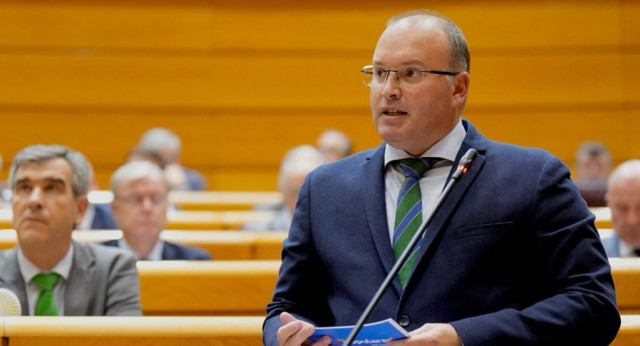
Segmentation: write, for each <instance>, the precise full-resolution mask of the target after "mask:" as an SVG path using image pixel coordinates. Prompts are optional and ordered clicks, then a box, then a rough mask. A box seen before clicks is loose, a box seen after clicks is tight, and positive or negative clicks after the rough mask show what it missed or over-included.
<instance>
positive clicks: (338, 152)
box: [316, 129, 352, 162]
mask: <svg viewBox="0 0 640 346" xmlns="http://www.w3.org/2000/svg"><path fill="white" fill-rule="evenodd" d="M316 148H318V150H320V152H321V153H322V155H324V158H325V161H326V162H333V161H337V160H340V159H342V158H345V157H347V156H349V155H351V152H352V145H351V139H350V138H349V136H347V134H346V133H344V132H341V131H338V130H331V129H329V130H325V131H323V132H322V133H321V134H320V136H319V137H318V142H317V143H316Z"/></svg>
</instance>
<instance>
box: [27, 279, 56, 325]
mask: <svg viewBox="0 0 640 346" xmlns="http://www.w3.org/2000/svg"><path fill="white" fill-rule="evenodd" d="M58 280H60V275H59V274H57V273H49V274H42V273H40V274H38V275H36V276H34V277H33V282H34V283H35V284H36V286H38V288H39V289H40V295H39V296H38V301H37V302H36V313H35V315H36V316H57V315H58V309H57V308H56V304H55V303H54V301H53V289H54V288H55V287H56V284H57V283H58Z"/></svg>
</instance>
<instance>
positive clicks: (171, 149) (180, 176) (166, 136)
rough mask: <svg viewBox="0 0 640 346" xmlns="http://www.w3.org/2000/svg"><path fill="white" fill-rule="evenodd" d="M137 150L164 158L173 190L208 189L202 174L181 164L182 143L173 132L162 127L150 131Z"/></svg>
mask: <svg viewBox="0 0 640 346" xmlns="http://www.w3.org/2000/svg"><path fill="white" fill-rule="evenodd" d="M137 148H138V149H139V150H141V151H143V152H155V153H157V154H159V156H160V157H162V159H163V160H164V163H165V164H166V167H164V169H165V175H166V176H167V182H168V183H169V187H170V188H171V190H190V191H202V190H204V189H206V187H207V182H206V180H205V178H204V176H203V175H202V174H201V173H199V172H197V171H195V170H192V169H189V168H186V167H184V166H182V165H181V164H180V157H181V150H182V142H181V140H180V137H178V136H177V135H176V134H175V133H173V132H172V131H170V130H168V129H165V128H162V127H155V128H152V129H149V130H147V131H146V132H145V133H144V134H143V135H142V137H141V138H140V142H139V143H138V146H137Z"/></svg>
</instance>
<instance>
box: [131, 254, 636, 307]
mask: <svg viewBox="0 0 640 346" xmlns="http://www.w3.org/2000/svg"><path fill="white" fill-rule="evenodd" d="M610 263H611V267H612V273H613V278H614V282H615V286H616V291H617V301H618V308H619V309H620V311H621V313H638V312H640V259H635V258H629V259H626V258H625V259H620V258H612V259H611V260H610ZM279 267H280V261H211V262H172V261H163V262H139V263H138V270H139V273H140V282H141V296H142V300H143V304H142V305H143V310H144V312H145V314H152V315H161V314H172V315H176V314H177V315H194V314H204V315H220V314H225V315H229V314H231V315H233V314H235V315H239V314H242V315H257V314H264V307H265V305H266V304H267V303H268V302H269V301H270V299H271V295H272V291H273V288H274V286H275V282H276V280H277V277H278V269H279Z"/></svg>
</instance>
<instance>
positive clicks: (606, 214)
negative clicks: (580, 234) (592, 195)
mask: <svg viewBox="0 0 640 346" xmlns="http://www.w3.org/2000/svg"><path fill="white" fill-rule="evenodd" d="M589 210H591V212H592V213H593V214H594V215H595V216H596V228H598V229H600V228H613V224H612V223H611V209H609V207H595V208H589Z"/></svg>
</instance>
